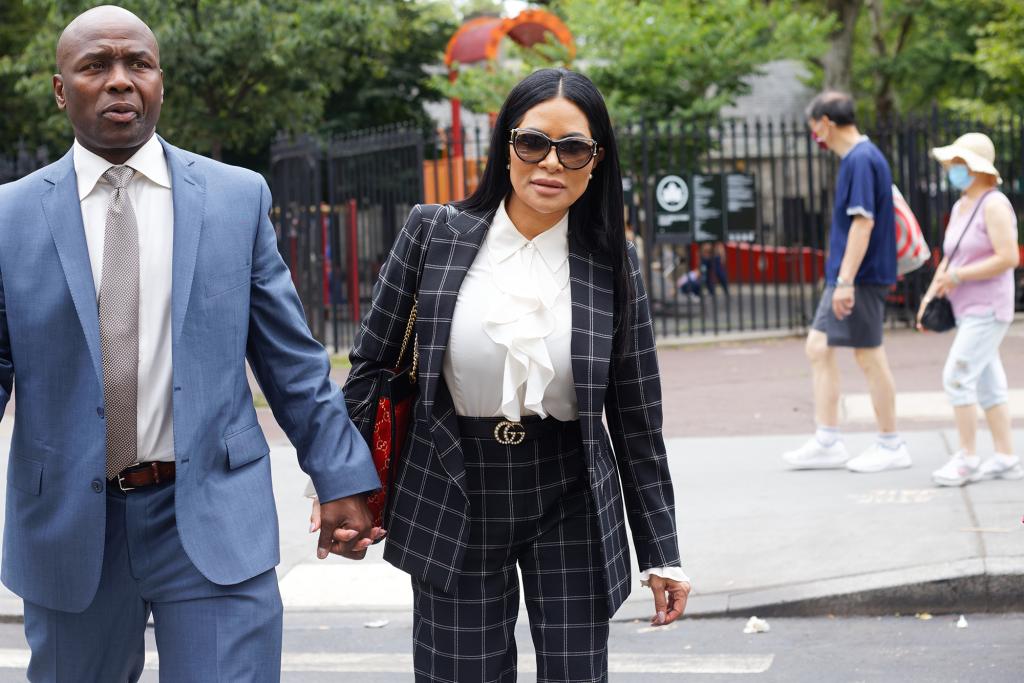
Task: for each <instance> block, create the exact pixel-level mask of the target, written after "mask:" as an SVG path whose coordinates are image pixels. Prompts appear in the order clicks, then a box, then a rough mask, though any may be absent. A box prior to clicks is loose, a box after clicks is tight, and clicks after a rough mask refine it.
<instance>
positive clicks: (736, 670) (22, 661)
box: [0, 648, 775, 675]
mask: <svg viewBox="0 0 1024 683" xmlns="http://www.w3.org/2000/svg"><path fill="white" fill-rule="evenodd" d="M774 660H775V655H772V654H767V655H730V654H717V655H691V654H686V655H666V654H637V655H621V654H619V655H617V654H612V655H609V657H608V671H609V672H610V673H613V674H733V675H737V674H760V673H764V672H766V671H768V669H769V668H771V665H772V663H773V662H774ZM28 662H29V651H28V650H27V649H16V648H0V669H25V668H27V667H28ZM146 669H148V670H158V669H159V658H158V657H157V654H156V652H153V651H147V652H146ZM519 670H520V671H522V672H523V673H536V671H537V665H536V661H535V660H534V658H533V654H532V653H522V654H521V655H520V656H519ZM281 671H282V672H284V673H298V672H307V673H398V674H411V673H412V655H411V654H408V653H396V652H386V653H385V652H372V653H362V654H356V653H352V654H339V653H328V652H285V653H284V654H283V656H282V658H281Z"/></svg>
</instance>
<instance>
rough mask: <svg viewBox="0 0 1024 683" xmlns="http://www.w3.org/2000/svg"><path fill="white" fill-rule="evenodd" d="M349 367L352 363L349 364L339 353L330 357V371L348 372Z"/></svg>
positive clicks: (346, 358) (345, 357) (346, 357)
mask: <svg viewBox="0 0 1024 683" xmlns="http://www.w3.org/2000/svg"><path fill="white" fill-rule="evenodd" d="M351 367H352V363H350V362H349V360H348V356H344V355H342V354H340V353H335V354H333V355H331V370H348V369H349V368H351Z"/></svg>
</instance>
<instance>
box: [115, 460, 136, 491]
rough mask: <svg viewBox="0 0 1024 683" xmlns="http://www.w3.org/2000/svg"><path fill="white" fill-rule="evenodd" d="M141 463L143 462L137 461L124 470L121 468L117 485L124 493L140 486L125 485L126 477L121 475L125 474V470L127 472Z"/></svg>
mask: <svg viewBox="0 0 1024 683" xmlns="http://www.w3.org/2000/svg"><path fill="white" fill-rule="evenodd" d="M141 464H142V463H141V462H137V463H134V464H132V465H128V467H125V468H124V469H123V470H121V471H120V472H118V473H117V487H118V488H119V489H121V492H122V493H128V492H129V491H134V490H135V489H137V488H138V487H137V486H125V485H124V477H123V476H121V475H122V474H124V473H125V472H127V471H128V470H130V469H132V468H133V467H138V466H139V465H141Z"/></svg>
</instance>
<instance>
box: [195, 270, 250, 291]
mask: <svg viewBox="0 0 1024 683" xmlns="http://www.w3.org/2000/svg"><path fill="white" fill-rule="evenodd" d="M251 277H252V275H251V270H250V268H249V266H248V265H245V266H243V267H242V268H236V269H235V270H229V271H227V272H226V273H216V274H215V275H211V276H210V277H208V278H207V279H206V297H207V298H210V297H214V296H217V295H218V294H223V293H225V292H229V291H231V290H232V289H237V288H239V287H242V286H243V285H247V284H249V280H250V278H251Z"/></svg>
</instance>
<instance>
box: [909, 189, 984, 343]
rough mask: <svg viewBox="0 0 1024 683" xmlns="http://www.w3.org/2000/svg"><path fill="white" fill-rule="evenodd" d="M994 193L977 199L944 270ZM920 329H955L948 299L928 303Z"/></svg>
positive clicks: (940, 298) (942, 298)
mask: <svg viewBox="0 0 1024 683" xmlns="http://www.w3.org/2000/svg"><path fill="white" fill-rule="evenodd" d="M994 191H995V190H989V191H988V192H986V193H985V194H983V195H981V197H979V198H978V203H977V204H975V205H974V211H972V212H971V217H970V218H968V219H967V224H966V225H965V226H964V231H963V232H962V233H960V239H958V240H957V241H956V246H955V247H953V251H952V252H951V253H950V255H949V257H948V258H947V259H946V270H949V264H950V262H951V261H952V260H953V257H954V256H956V252H957V250H958V249H959V248H960V243H961V242H963V241H964V235H966V234H967V231H968V230H970V229H971V223H973V222H974V217H975V216H977V215H978V209H980V208H981V205H982V202H984V201H985V199H986V198H987V197H988V196H989V195H990V194H992V193H993V192H994ZM943 272H945V271H943ZM921 327H923V328H924V329H926V330H930V331H931V332H947V331H949V330H951V329H953V328H954V327H956V317H955V316H954V315H953V305H952V304H951V303H949V299H947V298H946V297H944V296H937V297H935V298H933V299H932V300H931V301H929V302H928V303H927V304H926V305H925V307H924V312H923V313H922V314H921Z"/></svg>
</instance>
